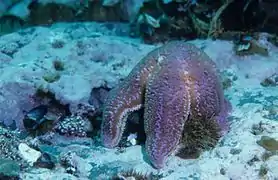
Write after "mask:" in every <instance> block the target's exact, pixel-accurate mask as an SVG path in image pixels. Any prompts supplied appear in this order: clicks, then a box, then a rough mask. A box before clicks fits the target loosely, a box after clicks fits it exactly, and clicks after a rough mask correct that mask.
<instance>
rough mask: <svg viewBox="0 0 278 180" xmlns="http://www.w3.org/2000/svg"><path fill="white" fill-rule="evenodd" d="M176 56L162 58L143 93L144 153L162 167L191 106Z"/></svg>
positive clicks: (152, 162) (157, 165) (156, 165)
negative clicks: (168, 59) (167, 58)
mask: <svg viewBox="0 0 278 180" xmlns="http://www.w3.org/2000/svg"><path fill="white" fill-rule="evenodd" d="M180 69H181V68H180V67H179V63H178V61H176V60H172V61H167V60H166V62H163V63H162V65H161V67H160V68H158V69H157V70H156V71H155V72H154V73H153V74H152V75H151V77H150V78H149V80H148V83H147V89H146V96H145V112H144V114H145V115H144V128H145V133H146V136H147V139H146V144H145V146H146V153H147V155H148V157H149V159H150V161H151V164H152V165H153V166H154V167H155V168H162V167H163V166H164V164H165V160H166V158H167V157H168V156H169V155H170V154H171V153H172V152H173V151H174V150H175V148H176V147H177V145H178V143H179V141H180V138H181V135H182V131H183V126H184V124H185V120H186V119H187V118H188V115H189V109H190V97H189V92H188V88H187V85H186V82H185V81H184V76H182V73H181V71H179V70H180Z"/></svg>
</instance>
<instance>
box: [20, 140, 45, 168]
mask: <svg viewBox="0 0 278 180" xmlns="http://www.w3.org/2000/svg"><path fill="white" fill-rule="evenodd" d="M18 150H19V153H20V155H21V156H22V158H23V159H24V160H26V161H27V162H28V163H29V164H30V165H31V166H32V165H33V164H34V163H35V162H36V161H37V160H38V159H39V158H40V157H41V155H42V154H41V152H39V151H37V150H35V149H32V148H31V147H29V146H28V145H27V144H25V143H20V144H19V146H18Z"/></svg>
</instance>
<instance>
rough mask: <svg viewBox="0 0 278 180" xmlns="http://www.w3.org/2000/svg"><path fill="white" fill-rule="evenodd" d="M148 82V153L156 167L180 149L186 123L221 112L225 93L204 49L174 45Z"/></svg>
mask: <svg viewBox="0 0 278 180" xmlns="http://www.w3.org/2000/svg"><path fill="white" fill-rule="evenodd" d="M164 51H166V52H167V53H166V54H164V55H163V59H164V60H163V61H162V62H161V63H159V65H158V66H159V67H157V68H156V69H155V71H154V72H153V73H152V75H151V76H150V78H149V81H148V82H147V90H146V98H145V117H144V122H145V132H146V136H147V141H146V152H147V154H148V156H149V158H150V160H151V162H152V164H153V165H154V166H155V167H156V168H161V167H163V165H164V162H165V159H166V158H167V157H168V156H169V155H170V154H171V152H173V150H174V149H175V148H176V147H177V145H178V143H179V141H180V138H181V136H182V131H183V126H184V123H185V120H187V119H188V115H189V114H190V116H191V118H205V119H209V118H211V117H213V116H215V115H218V114H219V113H220V112H221V108H222V107H223V102H224V101H223V100H224V96H223V91H222V87H221V83H220V81H219V79H218V74H217V71H216V66H215V64H214V62H213V61H212V60H211V59H210V58H209V57H208V56H207V55H206V54H205V53H204V52H202V51H201V50H200V49H198V48H197V47H195V46H194V45H191V44H187V43H179V42H172V43H169V44H168V45H166V46H165V47H164Z"/></svg>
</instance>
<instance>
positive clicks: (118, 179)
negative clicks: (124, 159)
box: [111, 169, 155, 180]
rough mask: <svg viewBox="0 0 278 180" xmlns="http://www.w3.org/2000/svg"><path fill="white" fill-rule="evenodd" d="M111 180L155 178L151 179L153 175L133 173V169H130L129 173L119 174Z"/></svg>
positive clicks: (145, 179) (146, 179)
mask: <svg viewBox="0 0 278 180" xmlns="http://www.w3.org/2000/svg"><path fill="white" fill-rule="evenodd" d="M111 179H112V180H129V179H133V180H148V179H153V180H155V178H154V177H153V174H143V173H140V172H137V171H135V170H134V169H131V170H129V171H123V172H120V173H118V174H117V175H115V176H113V177H112V178H111Z"/></svg>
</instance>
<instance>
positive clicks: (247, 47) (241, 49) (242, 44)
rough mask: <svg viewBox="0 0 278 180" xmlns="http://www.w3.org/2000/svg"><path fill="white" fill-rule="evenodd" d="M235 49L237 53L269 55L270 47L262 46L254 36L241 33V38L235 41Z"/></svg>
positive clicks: (242, 54) (241, 54)
mask: <svg viewBox="0 0 278 180" xmlns="http://www.w3.org/2000/svg"><path fill="white" fill-rule="evenodd" d="M234 51H235V52H236V55H239V56H244V55H252V54H259V55H262V56H268V49H267V48H265V47H263V46H261V45H260V44H259V43H258V42H257V41H256V40H255V39H254V38H253V37H252V36H249V35H243V34H241V35H240V36H239V38H238V39H237V40H236V41H234Z"/></svg>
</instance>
